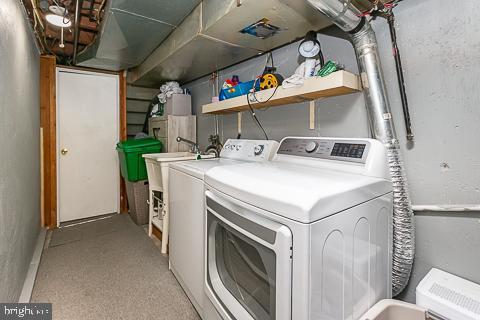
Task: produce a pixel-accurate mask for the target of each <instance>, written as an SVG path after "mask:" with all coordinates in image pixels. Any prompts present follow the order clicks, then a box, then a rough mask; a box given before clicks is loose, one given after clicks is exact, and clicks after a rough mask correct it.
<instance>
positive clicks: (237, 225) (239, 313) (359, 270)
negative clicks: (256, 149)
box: [205, 137, 392, 320]
mask: <svg viewBox="0 0 480 320" xmlns="http://www.w3.org/2000/svg"><path fill="white" fill-rule="evenodd" d="M205 186H206V191H205V201H206V209H207V214H206V232H205V236H206V241H205V246H206V247H205V252H206V272H205V289H206V293H207V297H208V298H209V300H210V301H211V302H212V304H213V305H214V307H215V308H216V310H217V311H218V313H219V314H220V316H221V317H222V319H225V320H233V319H236V320H251V319H262V320H274V319H276V320H287V319H288V320H292V319H293V320H344V319H349V320H355V319H358V318H359V317H360V316H361V315H362V314H363V313H364V312H366V311H367V310H368V309H369V308H370V307H371V306H372V305H374V304H375V303H376V302H377V301H379V300H380V299H384V298H389V297H390V296H391V259H392V253H391V248H392V245H391V243H392V183H391V180H390V176H389V172H388V167H387V159H386V150H385V147H384V146H383V145H382V144H381V143H380V142H379V141H376V140H372V139H344V138H302V137H289V138H285V139H283V140H282V141H281V143H280V147H279V149H278V151H277V153H276V155H275V156H274V158H273V160H272V161H269V162H261V163H243V164H237V165H232V166H225V167H215V168H212V169H211V170H209V171H208V172H207V173H206V175H205Z"/></svg>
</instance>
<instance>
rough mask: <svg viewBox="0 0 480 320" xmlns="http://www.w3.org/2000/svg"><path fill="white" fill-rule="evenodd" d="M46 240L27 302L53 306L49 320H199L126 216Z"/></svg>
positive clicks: (141, 232)
mask: <svg viewBox="0 0 480 320" xmlns="http://www.w3.org/2000/svg"><path fill="white" fill-rule="evenodd" d="M50 236H51V237H48V238H47V241H46V244H45V248H44V252H43V256H42V260H41V262H40V268H39V271H38V275H37V279H36V281H35V286H34V290H33V294H32V300H31V301H32V302H48V303H52V304H53V319H62V320H63V319H68V320H76V319H79V320H89V319H95V320H100V319H126V320H127V319H158V320H162V319H172V320H174V319H185V320H189V319H192V320H198V319H200V318H199V316H198V314H197V313H196V311H195V309H194V308H193V306H192V304H191V303H190V301H189V300H188V298H187V297H186V295H185V293H184V292H183V291H182V289H181V287H180V285H179V284H178V282H177V281H176V279H175V277H174V276H173V274H172V273H171V272H170V271H169V269H168V259H167V258H166V257H164V256H162V255H161V254H160V250H159V248H158V247H157V246H156V245H155V244H154V243H153V241H152V239H150V238H149V237H148V235H146V233H145V231H144V230H143V229H142V228H141V227H139V226H137V225H135V224H134V223H133V222H132V221H131V220H130V218H129V217H128V216H127V215H113V216H111V217H107V218H106V219H103V220H98V221H94V222H89V223H85V224H81V225H75V226H68V227H65V228H61V229H56V230H54V231H53V232H51V234H50Z"/></svg>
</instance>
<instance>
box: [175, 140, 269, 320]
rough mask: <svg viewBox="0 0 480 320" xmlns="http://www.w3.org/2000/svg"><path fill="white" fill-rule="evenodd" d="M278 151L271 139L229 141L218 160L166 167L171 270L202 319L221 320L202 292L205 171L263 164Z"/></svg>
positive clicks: (186, 162) (181, 163)
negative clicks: (230, 166)
mask: <svg viewBox="0 0 480 320" xmlns="http://www.w3.org/2000/svg"><path fill="white" fill-rule="evenodd" d="M277 148H278V142H276V141H273V140H269V141H262V140H233V139H230V140H228V141H227V142H226V143H225V145H224V147H223V149H222V151H221V153H220V158H216V159H205V160H193V161H184V162H178V163H174V164H171V165H170V166H169V190H170V196H169V204H170V242H169V243H170V248H169V258H170V268H171V270H172V272H173V274H174V275H175V277H176V278H177V279H178V281H179V282H180V284H181V285H182V287H183V289H184V290H185V292H186V293H187V295H188V297H189V298H190V300H191V301H192V303H193V305H194V306H195V308H196V309H197V311H198V313H199V314H200V315H201V316H202V318H203V319H205V320H214V319H220V317H219V315H218V314H217V312H216V311H215V308H214V307H213V305H212V304H211V302H210V301H209V300H208V298H207V297H206V295H205V290H204V278H205V275H204V270H205V268H204V263H205V259H204V238H205V232H204V231H205V188H204V183H203V178H204V175H205V172H207V171H208V170H209V169H211V168H214V167H219V166H228V165H234V164H240V163H245V162H247V163H248V162H266V161H269V160H270V159H271V158H272V156H273V155H274V154H275V151H276V150H277Z"/></svg>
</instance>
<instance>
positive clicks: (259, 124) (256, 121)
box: [247, 93, 270, 140]
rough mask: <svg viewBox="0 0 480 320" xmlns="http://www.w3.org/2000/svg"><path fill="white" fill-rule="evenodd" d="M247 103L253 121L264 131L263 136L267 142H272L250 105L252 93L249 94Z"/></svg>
mask: <svg viewBox="0 0 480 320" xmlns="http://www.w3.org/2000/svg"><path fill="white" fill-rule="evenodd" d="M247 102H248V108H249V110H250V115H251V116H252V118H253V120H254V121H255V123H256V124H257V126H258V127H259V128H260V130H262V132H263V134H264V135H265V140H270V139H268V135H267V132H266V131H265V129H264V128H263V126H262V124H261V123H260V120H258V118H257V115H256V114H255V111H253V108H252V105H251V104H250V93H249V94H247Z"/></svg>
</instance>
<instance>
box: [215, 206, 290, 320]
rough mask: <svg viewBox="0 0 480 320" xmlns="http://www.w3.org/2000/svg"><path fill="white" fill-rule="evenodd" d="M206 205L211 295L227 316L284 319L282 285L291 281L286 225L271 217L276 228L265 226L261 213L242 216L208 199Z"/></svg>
mask: <svg viewBox="0 0 480 320" xmlns="http://www.w3.org/2000/svg"><path fill="white" fill-rule="evenodd" d="M207 206H209V208H208V209H207V286H208V287H209V288H210V290H211V292H212V293H213V295H214V296H215V298H216V299H215V300H217V302H218V303H219V304H220V306H221V308H222V309H224V310H225V313H226V314H227V315H228V316H229V317H230V318H232V319H265V320H274V319H275V320H279V319H283V318H284V315H285V313H284V312H285V311H286V310H285V309H284V307H285V305H284V303H285V301H290V300H291V297H290V296H289V294H290V290H289V289H283V288H285V287H289V286H290V284H291V274H290V270H291V269H290V268H291V260H290V245H291V237H290V235H291V234H290V233H289V232H287V235H286V237H285V234H283V233H284V232H285V230H284V229H285V228H286V227H284V226H281V225H279V224H277V223H274V224H275V225H276V227H277V228H273V229H270V228H268V227H266V226H265V225H264V224H262V225H261V224H258V222H260V221H258V220H262V219H261V218H259V217H257V221H252V220H251V219H245V217H243V216H242V215H239V214H238V213H237V212H234V211H232V210H231V209H229V208H226V207H223V206H222V205H220V204H219V203H217V202H214V201H212V199H208V198H207ZM212 207H215V208H212ZM269 223H273V222H271V221H269ZM288 231H289V230H288ZM277 240H279V241H277ZM280 244H282V245H281V246H279V245H280ZM207 292H208V291H207ZM214 302H215V301H214ZM214 304H215V303H214ZM287 304H288V303H287ZM217 309H218V308H217ZM289 309H290V308H289V306H288V311H289ZM288 311H287V312H288ZM285 319H289V316H288V317H285Z"/></svg>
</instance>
